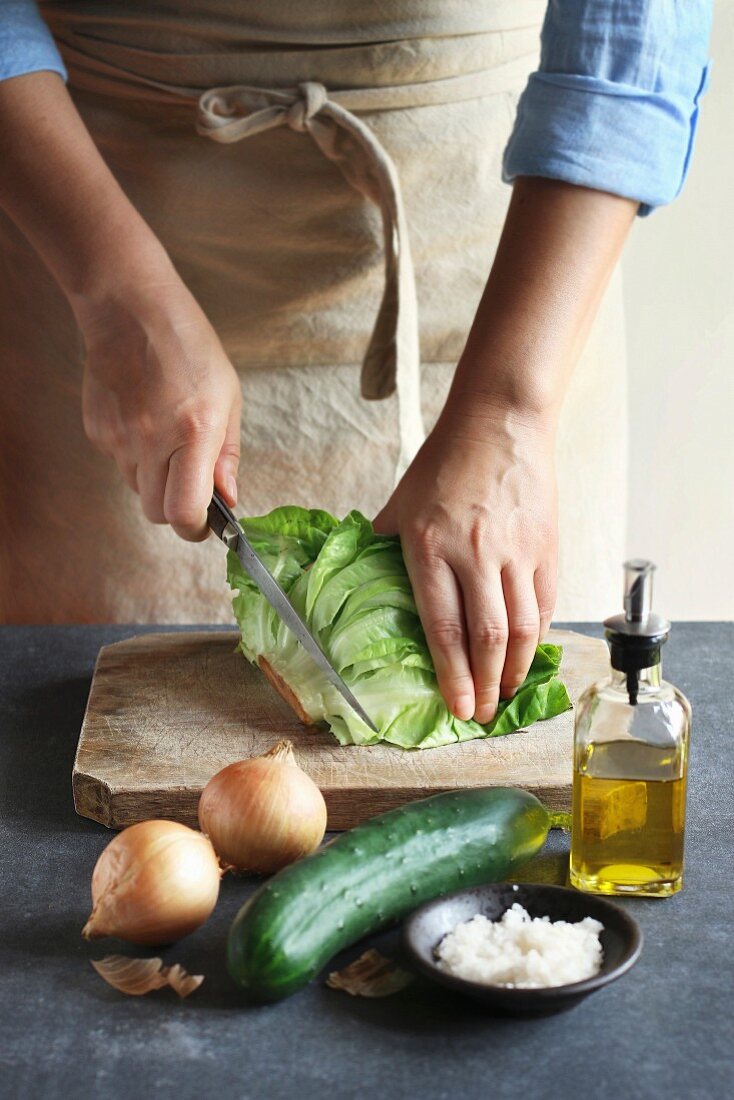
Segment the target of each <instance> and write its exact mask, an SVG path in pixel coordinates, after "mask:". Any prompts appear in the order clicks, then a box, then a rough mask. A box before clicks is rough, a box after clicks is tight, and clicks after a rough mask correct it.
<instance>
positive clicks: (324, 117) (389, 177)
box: [196, 80, 425, 480]
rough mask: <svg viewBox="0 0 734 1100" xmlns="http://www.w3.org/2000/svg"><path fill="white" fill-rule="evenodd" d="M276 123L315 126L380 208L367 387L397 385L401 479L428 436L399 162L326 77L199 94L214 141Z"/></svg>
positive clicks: (303, 129) (205, 128) (329, 153)
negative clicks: (380, 267) (381, 281)
mask: <svg viewBox="0 0 734 1100" xmlns="http://www.w3.org/2000/svg"><path fill="white" fill-rule="evenodd" d="M336 94H339V93H336ZM277 126H289V127H290V128H291V129H292V130H295V131H297V132H299V133H308V134H310V136H311V137H312V139H313V140H314V141H315V142H316V145H317V146H318V147H319V149H320V150H321V152H322V153H323V154H324V156H326V157H327V158H328V159H329V160H331V161H333V162H334V163H335V164H336V165H337V166H338V168H339V169H340V171H341V173H342V175H343V176H344V178H345V179H346V180H347V182H348V183H349V184H350V185H351V186H352V187H354V188H355V189H356V190H357V191H359V193H360V194H362V195H364V196H365V198H368V199H369V200H370V201H371V202H373V203H375V205H376V206H378V207H379V209H380V212H381V215H382V231H383V241H384V253H385V289H384V292H383V296H382V302H381V304H380V308H379V311H378V314H377V319H376V321H375V325H374V328H373V331H372V336H371V338H370V342H369V346H368V348H367V353H366V355H365V358H364V361H363V363H362V372H361V392H362V396H363V397H365V398H367V399H369V400H376V399H380V398H383V397H389V396H390V395H391V394H392V393H395V392H396V391H397V399H398V423H399V430H400V452H399V456H398V463H397V470H396V480H397V479H398V478H400V477H401V476H402V474H403V473H404V472H405V470H406V469H407V467H408V465H409V464H410V462H411V461H412V459H413V457H414V455H415V453H416V451H417V450H418V448H419V447H420V445H421V443H422V442H423V440H424V438H425V432H424V428H423V417H422V415H421V404H420V350H419V340H418V303H417V298H416V290H415V273H414V271H413V261H412V258H411V254H410V246H409V243H408V229H407V221H406V217H405V208H404V205H403V196H402V192H401V188H400V180H399V178H398V172H397V169H396V167H395V164H394V162H393V160H392V159H391V157H390V155H389V154H388V152H387V151H386V149H385V148H384V146H383V145H382V144H381V143H380V142H379V141H378V139H377V137H376V135H375V134H374V133H373V131H372V130H371V129H370V128H369V127H368V126H366V125H365V124H364V123H363V122H361V121H360V119H359V118H358V117H357V116H356V115H355V114H353V113H352V112H351V111H349V110H347V109H346V108H345V107H343V106H342V105H341V104H339V103H337V102H336V101H335V100H334V99H330V98H329V94H328V92H327V90H326V88H325V87H324V85H323V84H320V83H318V82H316V81H311V80H309V81H305V82H304V83H302V84H299V85H298V87H297V88H295V89H292V90H288V91H275V90H272V91H271V90H266V89H262V88H254V87H249V86H247V85H233V86H232V87H228V88H212V89H210V90H209V91H207V92H204V94H203V95H202V96H201V97H200V99H199V114H198V118H197V123H196V130H197V133H199V134H201V135H203V136H205V137H209V138H211V139H212V140H213V141H218V142H221V143H223V144H231V143H232V142H236V141H242V140H243V139H244V138H247V137H250V136H252V135H253V134H260V133H263V132H264V131H265V130H272V129H275V127H277Z"/></svg>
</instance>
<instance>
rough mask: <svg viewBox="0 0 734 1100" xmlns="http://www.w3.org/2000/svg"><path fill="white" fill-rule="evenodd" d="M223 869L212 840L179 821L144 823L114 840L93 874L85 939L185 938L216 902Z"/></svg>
mask: <svg viewBox="0 0 734 1100" xmlns="http://www.w3.org/2000/svg"><path fill="white" fill-rule="evenodd" d="M220 878H221V870H220V868H219V863H218V861H217V857H216V854H215V852H214V849H213V848H212V846H211V842H210V841H209V840H207V838H206V837H205V836H202V834H201V833H199V832H197V831H196V830H195V829H188V828H187V827H186V826H185V825H179V824H178V823H177V822H176V821H141V822H140V823H139V824H137V825H130V827H129V828H127V829H123V831H122V832H121V833H118V835H117V836H116V837H115V838H114V840H111V841H110V843H109V844H108V845H107V847H106V848H105V850H104V851H103V852H102V854H101V856H100V857H99V859H98V860H97V865H96V866H95V868H94V873H93V875H92V914H91V916H90V918H89V920H88V921H87V923H86V924H85V925H84V928H83V929H82V935H83V936H84V937H85V938H86V939H96V938H98V937H100V936H118V937H119V938H120V939H121V940H129V941H130V943H142V944H163V943H173V941H174V940H179V939H181V937H182V936H187V935H188V934H189V932H193V931H194V929H195V928H198V927H199V925H200V924H203V923H204V921H205V920H206V919H207V917H208V916H209V914H210V913H211V911H212V909H213V908H214V906H215V905H216V902H217V896H218V894H219V881H220Z"/></svg>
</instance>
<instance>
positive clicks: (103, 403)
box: [0, 72, 241, 539]
mask: <svg viewBox="0 0 734 1100" xmlns="http://www.w3.org/2000/svg"><path fill="white" fill-rule="evenodd" d="M0 148H2V150H3V153H2V156H1V157H0V206H1V207H2V208H3V209H4V210H5V211H6V212H7V213H8V214H9V215H10V217H11V218H12V219H13V221H14V222H15V223H16V225H17V226H18V227H19V228H20V229H21V230H22V232H23V233H24V234H25V235H26V237H27V238H28V239H29V240H30V241H31V243H32V244H33V246H34V247H35V248H36V250H37V251H38V254H39V255H40V256H41V257H42V259H43V260H44V262H45V263H46V264H47V266H48V268H49V270H50V271H51V272H52V274H53V275H54V277H55V278H56V280H57V282H58V283H59V286H60V287H61V289H62V290H63V292H64V293H65V294H66V297H67V298H68V300H69V304H70V305H71V308H72V310H73V311H74V314H75V316H76V319H77V322H78V324H79V327H80V329H81V331H82V334H83V337H84V342H85V345H86V366H85V372H84V385H83V414H84V427H85V429H86V432H87V435H88V436H89V438H90V439H91V440H92V442H93V443H94V444H95V445H96V446H97V447H98V448H99V449H100V450H101V451H103V452H104V453H105V454H108V455H110V456H111V457H112V458H113V459H114V460H115V462H116V463H117V465H118V466H119V468H120V470H121V472H122V475H123V477H124V478H125V480H126V481H127V482H128V484H129V485H130V486H131V487H132V488H133V489H135V490H136V491H137V492H138V493H140V497H141V500H142V504H143V509H144V511H145V514H146V516H147V517H148V519H150V520H152V521H153V522H154V523H170V524H171V526H172V527H173V528H174V530H175V531H176V532H177V533H178V534H179V535H181V536H182V537H183V538H186V539H202V538H205V537H206V533H207V527H206V509H207V505H208V504H209V501H210V500H211V494H212V487H213V486H214V485H216V487H217V488H218V489H219V490H220V492H221V493H222V494H223V495H224V496H225V497H226V499H227V501H228V502H229V504H230V505H234V503H235V500H236V492H237V489H236V482H235V476H236V474H237V465H238V461H239V447H240V429H239V422H240V405H241V395H240V386H239V380H238V378H237V375H236V373H235V371H234V368H233V367H232V364H231V363H230V361H229V359H228V358H227V356H226V355H225V353H224V350H223V348H222V345H221V344H220V342H219V340H218V338H217V336H216V334H215V332H214V330H213V329H212V327H211V325H210V324H209V322H208V321H207V319H206V317H205V316H204V313H203V312H202V310H201V309H200V308H199V306H198V305H197V303H196V301H195V300H194V298H193V296H192V295H191V294H190V293H189V291H188V290H187V289H186V287H185V286H184V284H183V282H182V281H181V279H180V277H179V276H178V274H177V273H176V270H175V268H174V267H173V264H172V263H171V261H170V259H169V258H168V255H167V253H166V251H165V249H164V248H163V246H162V244H161V243H160V241H158V239H157V238H156V236H155V234H154V233H153V232H152V230H151V229H150V227H149V226H148V225H147V224H146V223H145V221H144V220H143V218H142V217H141V216H140V214H139V213H138V211H137V210H136V208H135V207H134V206H133V204H132V203H131V202H130V200H129V199H128V197H127V196H126V195H125V193H124V192H123V190H122V188H121V187H120V185H119V183H118V182H117V180H116V179H115V177H114V176H113V175H112V173H111V172H110V170H109V168H108V167H107V165H106V164H105V162H104V161H103V159H102V157H101V156H100V153H99V150H98V149H97V147H96V146H95V144H94V142H93V141H92V139H91V137H90V136H89V133H88V132H87V129H86V127H85V125H84V123H83V122H82V119H81V118H80V116H79V114H78V112H77V110H76V107H75V106H74V104H73V103H72V100H71V98H70V96H69V93H68V91H67V89H66V87H65V86H64V83H63V81H62V80H61V78H60V77H59V76H58V75H57V74H56V73H50V72H35V73H27V74H25V75H24V76H18V77H13V78H10V79H8V80H3V81H0Z"/></svg>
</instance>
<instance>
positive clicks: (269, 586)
mask: <svg viewBox="0 0 734 1100" xmlns="http://www.w3.org/2000/svg"><path fill="white" fill-rule="evenodd" d="M207 518H208V521H209V526H210V527H211V529H212V531H213V532H214V534H215V535H216V536H217V537H218V538H220V539H221V540H222V542H223V543H224V545H225V546H226V547H227V549H229V550H233V551H234V553H235V554H236V555H237V557H238V558H239V559H240V564H241V565H242V568H243V569H244V571H245V573H247V575H248V577H249V578H250V580H252V581H254V582H255V584H256V585H257V587H258V588H259V589H260V591H261V592H262V594H263V596H264V597H265V599H266V600H267V601H268V603H269V604H270V606H271V607H272V608H273V609H274V610H275V611H276V612H277V614H278V615H279V616H280V618H281V619H282V621H283V622H284V623H285V625H286V626H287V627H288V629H289V630H291V631H292V632H293V633H294V634H295V636H296V638H297V639H298V641H299V642H300V643H301V645H302V646H303V648H304V649H305V650H306V652H307V653H308V655H309V656H310V657H311V659H312V660H313V661H315V663H316V664H317V665H318V666H319V668H320V669H321V671H322V672H323V674H324V676H326V679H327V680H328V681H329V683H330V684H333V685H334V687H335V688H336V690H337V691H338V692H339V694H340V695H341V696H342V697H343V698H344V699H346V701H347V702H348V703H349V705H350V707H351V708H352V710H353V711H355V712H356V713H357V714H358V715H359V717H360V718H361V719H362V721H363V722H365V723H366V725H368V726H369V728H370V729H371V730H372V731H373V732H374V733H379V730H378V729H377V726H376V725H375V723H374V722H373V721H372V719H371V718H370V716H369V715H368V714H367V712H366V711H365V710H364V709H363V707H362V706H361V704H360V702H359V700H358V699H357V698H355V696H354V694H353V693H352V692H351V691H350V690H349V688H348V687H347V685H346V684H345V683H344V681H343V680H342V678H341V676H340V675H339V673H338V672H337V671H336V669H335V668H334V667H333V665H332V664H331V661H330V660H329V658H328V657H327V656H326V654H325V653H324V651H323V649H322V648H321V646H320V645H319V643H318V642H317V641H316V639H315V638H314V636H313V634H312V633H311V631H310V630H309V629H308V627H307V626H306V624H305V623H304V621H303V619H302V618H301V617H300V615H299V614H298V612H297V611H296V609H295V607H294V606H293V604H292V603H291V601H290V600H289V599H288V597H287V596H286V594H285V592H284V591H283V589H282V588H281V587H280V585H279V584H278V582H277V581H276V579H275V577H274V576H273V575H272V573H271V572H270V570H269V569H268V568H267V566H266V565H265V564H264V563H263V562H262V561H261V560H260V558H259V557H258V556H257V554H256V553H255V551H254V550H253V549H252V546H251V545H250V543H249V542H248V539H247V535H246V534H245V532H244V531H243V529H242V525H241V524H240V523H239V521H238V520H237V518H236V517H235V514H234V512H233V511H232V510H231V509H230V508H229V507H228V506H227V504H225V502H224V500H223V499H222V497H221V496H220V495H219V493H218V492H217V490H216V489H215V490H214V494H213V496H212V500H211V504H210V505H209V508H208V509H207Z"/></svg>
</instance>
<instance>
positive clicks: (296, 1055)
mask: <svg viewBox="0 0 734 1100" xmlns="http://www.w3.org/2000/svg"><path fill="white" fill-rule="evenodd" d="M568 625H571V626H573V627H574V628H575V629H581V630H583V631H584V632H585V633H596V634H598V633H599V630H598V628H597V627H588V626H583V625H581V626H580V625H579V624H568ZM143 629H146V628H141V627H139V626H131V627H119V626H117V627H110V626H106V627H89V626H81V627H53V628H41V627H3V628H0V692H1V694H2V702H1V709H0V752H1V753H2V757H1V760H0V784H1V785H2V792H3V793H2V810H1V816H0V830H1V832H2V840H1V842H0V882H1V883H2V887H1V889H0V989H1V990H2V993H1V995H0V1096H2V1097H8V1098H13V1100H15V1098H22V1100H26V1098H36V1097H39V1098H44V1100H45V1098H47V1097H49V1098H50V1097H63V1098H65V1100H75V1098H76V1097H80V1098H87V1097H115V1098H117V1097H120V1098H123V1097H125V1098H128V1097H130V1098H134V1100H137V1098H147V1097H156V1098H161V1100H164V1098H168V1097H171V1098H176V1100H184V1098H188V1097H196V1098H197V1100H199V1098H202V1097H203V1098H206V1097H210V1096H211V1097H215V1098H217V1100H229V1098H230V1097H232V1098H234V1097H236V1098H243V1100H249V1098H257V1100H259V1098H263V1100H280V1098H289V1100H290V1098H296V1100H310V1098H311V1097H314V1098H315V1097H322V1096H326V1097H329V1098H330V1100H331V1098H334V1100H339V1098H352V1097H354V1098H361V1097H380V1098H381V1100H393V1098H396V1100H402V1098H408V1097H409V1098H411V1100H413V1098H415V1100H439V1098H440V1100H443V1098H446V1100H453V1098H454V1097H460V1098H468V1100H473V1098H475V1097H476V1098H484V1097H487V1098H492V1100H505V1098H507V1100H509V1098H514V1097H521V1096H522V1097H528V1096H532V1097H534V1098H540V1100H545V1098H548V1100H556V1098H558V1100H561V1098H566V1097H568V1098H570V1097H584V1098H586V1097H592V1098H594V1100H597V1098H606V1097H610V1098H611V1097H620V1098H623V1100H647V1098H650V1100H653V1098H654V1100H657V1098H660V1100H709V1098H713V1097H723V1096H725V1095H730V1094H731V1087H732V1076H733V1074H734V1025H733V1024H732V994H733V993H734V966H733V964H732V934H731V921H732V873H731V872H732V836H733V835H734V820H733V815H732V806H733V805H734V783H733V782H732V780H733V779H734V774H733V772H734V767H733V763H732V762H733V761H734V751H733V750H732V736H733V735H734V705H733V700H734V695H733V694H732V678H733V677H732V674H733V673H734V659H733V657H732V654H733V653H734V624H730V623H682V624H678V625H676V626H675V627H674V630H673V633H672V636H671V640H670V642H669V643H668V645H667V646H666V649H665V651H664V675H665V676H666V679H670V680H672V681H673V682H674V683H675V684H677V685H678V686H679V687H680V688H681V689H682V690H683V691H684V692H685V693H686V695H688V697H689V698H690V700H691V702H692V704H693V714H694V727H693V743H692V754H691V765H690V787H689V797H688V824H687V833H686V877H685V887H684V889H683V890H682V892H681V893H680V894H678V895H677V896H675V897H674V898H671V899H666V900H654V899H637V900H633V899H625V900H624V901H623V902H622V904H623V905H624V906H625V907H627V908H628V909H629V911H630V912H632V913H633V914H634V916H635V917H636V918H637V920H638V921H639V922H640V924H641V926H642V929H643V932H644V935H645V946H644V950H643V953H642V957H641V959H640V961H639V962H638V964H637V965H636V966H635V967H634V968H633V969H632V970H631V971H630V973H629V974H628V975H626V976H625V977H624V978H622V979H621V980H620V981H618V982H616V983H614V984H613V985H611V986H610V987H609V988H608V989H605V990H602V991H600V992H599V993H597V994H595V995H594V996H592V997H590V998H588V999H587V1000H586V1001H584V1002H583V1003H582V1004H581V1005H580V1006H578V1007H577V1008H574V1009H573V1010H571V1011H570V1012H566V1013H562V1014H560V1015H556V1016H550V1017H545V1018H540V1019H532V1020H531V1019H508V1018H494V1017H490V1016H487V1015H486V1014H485V1013H484V1012H483V1010H482V1009H481V1007H479V1006H477V1005H475V1004H474V1003H473V1002H470V1001H465V1000H463V999H461V998H459V997H457V996H454V995H450V994H448V993H447V992H446V991H443V990H441V989H440V988H438V987H434V986H431V985H430V984H428V983H424V982H419V981H416V982H415V983H414V984H413V985H412V986H410V987H409V988H408V989H407V990H405V991H403V992H402V993H400V994H397V995H395V996H393V997H391V998H387V999H384V1000H375V1001H369V1000H362V999H357V998H351V997H348V996H347V995H346V994H343V993H336V992H334V991H331V990H329V989H327V988H325V986H324V985H323V982H322V981H318V982H316V983H314V984H313V985H312V986H311V987H309V988H308V989H307V990H305V991H303V992H302V993H300V994H298V995H297V996H295V997H292V998H291V999H290V1000H286V1001H283V1002H281V1003H280V1004H277V1005H273V1006H268V1007H253V1006H249V1005H247V1004H246V1003H244V1002H243V1001H242V999H241V996H240V995H239V993H238V991H237V989H236V988H235V986H234V985H233V984H232V983H231V981H230V980H229V978H228V977H227V974H226V971H225V967H224V942H225V938H226V932H227V928H228V926H229V923H230V921H231V920H232V918H233V916H234V914H235V913H236V911H237V910H238V908H239V906H240V905H241V904H242V902H243V900H244V898H245V897H246V896H247V895H248V894H249V893H250V892H251V891H252V889H253V888H254V881H253V880H239V881H238V880H235V879H233V878H231V877H229V878H225V880H224V883H223V889H222V895H221V897H220V901H219V904H218V906H217V909H216V911H215V914H214V916H213V917H212V918H211V919H210V921H209V922H208V923H207V924H205V925H204V926H203V927H202V928H201V929H199V930H198V931H197V932H196V933H194V934H193V935H192V936H189V937H188V938H187V939H185V940H184V941H182V942H181V943H179V944H177V945H175V946H173V947H171V948H169V949H168V950H167V951H166V952H165V953H164V957H165V958H166V959H167V960H170V961H177V962H181V963H183V965H184V966H186V967H187V968H188V969H189V970H191V971H192V972H194V973H204V974H205V975H206V981H205V983H204V985H203V986H202V987H201V989H200V990H198V991H197V992H196V993H195V994H194V995H193V996H192V997H191V998H190V1000H188V1001H178V999H177V998H176V997H175V996H174V995H173V993H172V992H171V991H170V990H161V991H159V992H156V993H153V994H150V995H148V996H147V997H140V998H133V997H124V996H122V995H121V994H119V993H117V992H116V991H115V990H113V989H111V988H109V987H108V986H106V985H105V984H104V983H103V982H102V981H101V979H100V978H99V977H98V976H97V975H96V973H95V972H94V970H93V969H92V967H91V966H90V964H89V959H90V958H100V957H101V956H102V955H104V954H108V953H113V952H118V951H120V952H122V953H128V954H134V953H135V949H134V948H133V949H131V948H130V947H128V946H127V945H121V944H120V943H119V942H118V941H114V940H112V941H102V942H101V943H100V942H96V943H93V944H87V943H85V942H83V941H82V939H81V937H80V935H79V932H80V929H81V926H82V925H83V923H84V921H85V919H86V917H87V915H88V911H89V881H90V875H91V871H92V868H93V866H94V863H95V861H96V859H97V856H98V855H99V853H100V852H101V850H102V849H103V848H104V846H105V844H106V843H107V842H108V841H109V840H110V833H109V832H107V831H106V830H105V829H104V828H103V827H102V826H101V825H97V824H95V823H94V822H92V821H87V820H84V819H82V818H79V817H77V816H76V814H75V813H74V807H73V805H72V799H71V785H70V773H71V766H72V761H73V757H74V751H75V747H76V740H77V736H78V733H79V729H80V725H81V720H82V715H83V711H84V705H85V702H86V697H87V693H88V690H89V684H90V679H91V675H92V669H93V665H94V660H95V657H96V654H97V651H98V649H99V647H100V645H102V644H104V643H107V642H111V641H117V640H119V639H121V638H123V637H128V636H130V635H132V634H136V633H140V632H141V631H142V630H143ZM147 629H153V628H147ZM157 629H160V628H157ZM165 629H171V628H165ZM567 847H568V841H567V838H566V837H564V836H563V835H561V834H559V833H557V832H554V833H553V835H552V838H551V840H550V842H549V846H548V852H549V854H550V856H551V859H550V862H551V864H553V863H554V862H555V865H556V867H561V866H562V862H563V854H564V853H565V852H566V851H567ZM552 857H555V860H554V859H553V858H552ZM545 865H546V866H547V865H548V857H546V863H545ZM533 873H534V872H532V871H531V872H529V873H528V874H527V876H525V877H527V878H528V879H530V878H532V877H533ZM394 937H395V934H394V933H387V934H385V935H383V936H382V937H378V938H376V939H375V940H374V941H373V942H375V943H376V944H377V945H378V946H380V947H382V949H383V950H385V951H389V950H390V948H391V946H392V945H393V944H394ZM357 954H359V949H352V950H351V951H349V952H345V954H344V956H340V957H338V959H337V962H342V963H344V962H346V961H349V960H350V959H352V958H354V957H356V955H357Z"/></svg>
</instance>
